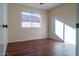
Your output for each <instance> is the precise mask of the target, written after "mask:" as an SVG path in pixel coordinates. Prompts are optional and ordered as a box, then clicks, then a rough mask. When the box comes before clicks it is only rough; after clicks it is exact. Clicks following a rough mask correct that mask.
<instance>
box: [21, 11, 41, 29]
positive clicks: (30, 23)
mask: <svg viewBox="0 0 79 59" xmlns="http://www.w3.org/2000/svg"><path fill="white" fill-rule="evenodd" d="M21 16H22V23H21V26H22V28H31V27H33V28H40V20H41V15H40V14H36V13H31V12H22V13H21Z"/></svg>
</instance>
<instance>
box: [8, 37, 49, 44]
mask: <svg viewBox="0 0 79 59" xmlns="http://www.w3.org/2000/svg"><path fill="white" fill-rule="evenodd" d="M42 39H49V38H40V39H30V40H23V41H16V42H8V44H9V43H17V42H24V41H34V40H42Z"/></svg>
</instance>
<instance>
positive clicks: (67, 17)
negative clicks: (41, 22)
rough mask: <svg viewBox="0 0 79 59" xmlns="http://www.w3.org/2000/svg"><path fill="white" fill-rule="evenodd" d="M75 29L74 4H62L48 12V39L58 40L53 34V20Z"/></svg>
mask: <svg viewBox="0 0 79 59" xmlns="http://www.w3.org/2000/svg"><path fill="white" fill-rule="evenodd" d="M56 19H57V20H59V21H61V22H63V23H64V24H66V25H68V26H70V27H72V28H74V29H76V26H75V24H76V4H75V3H74V4H62V5H60V6H58V7H56V8H54V9H51V10H50V11H49V19H48V20H49V38H52V39H55V40H60V41H61V39H60V38H59V37H58V36H57V35H56V34H55V20H56Z"/></svg>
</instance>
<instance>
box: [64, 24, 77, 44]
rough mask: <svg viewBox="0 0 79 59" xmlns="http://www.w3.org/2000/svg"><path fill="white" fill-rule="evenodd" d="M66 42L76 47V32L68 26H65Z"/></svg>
mask: <svg viewBox="0 0 79 59" xmlns="http://www.w3.org/2000/svg"><path fill="white" fill-rule="evenodd" d="M64 41H65V42H67V43H70V44H73V45H75V42H76V30H75V29H74V28H72V27H70V26H68V25H65V39H64Z"/></svg>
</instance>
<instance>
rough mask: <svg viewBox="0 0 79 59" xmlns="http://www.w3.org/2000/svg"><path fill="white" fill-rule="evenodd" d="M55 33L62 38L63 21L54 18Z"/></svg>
mask: <svg viewBox="0 0 79 59" xmlns="http://www.w3.org/2000/svg"><path fill="white" fill-rule="evenodd" d="M55 34H56V35H57V36H58V37H59V38H60V39H62V40H63V23H62V22H60V21H58V20H55Z"/></svg>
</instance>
